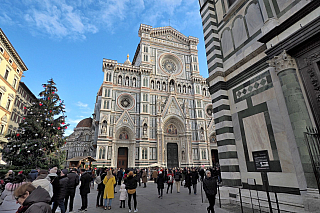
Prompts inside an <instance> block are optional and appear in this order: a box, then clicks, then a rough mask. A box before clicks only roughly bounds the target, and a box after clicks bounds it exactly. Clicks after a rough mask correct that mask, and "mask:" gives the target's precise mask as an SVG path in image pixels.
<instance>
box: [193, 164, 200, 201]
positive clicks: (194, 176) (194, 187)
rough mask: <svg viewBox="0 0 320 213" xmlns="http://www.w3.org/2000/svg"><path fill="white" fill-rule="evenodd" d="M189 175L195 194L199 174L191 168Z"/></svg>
mask: <svg viewBox="0 0 320 213" xmlns="http://www.w3.org/2000/svg"><path fill="white" fill-rule="evenodd" d="M191 176H192V180H191V182H192V186H193V192H194V194H195V195H196V194H197V183H198V179H199V175H198V172H197V171H196V170H195V168H193V169H192V172H191Z"/></svg>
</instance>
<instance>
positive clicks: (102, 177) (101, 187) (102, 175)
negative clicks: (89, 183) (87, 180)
mask: <svg viewBox="0 0 320 213" xmlns="http://www.w3.org/2000/svg"><path fill="white" fill-rule="evenodd" d="M106 175H107V173H105V172H103V173H100V177H101V180H102V182H101V183H100V184H98V190H99V191H104V187H105V186H104V184H103V180H104V178H105V176H106Z"/></svg>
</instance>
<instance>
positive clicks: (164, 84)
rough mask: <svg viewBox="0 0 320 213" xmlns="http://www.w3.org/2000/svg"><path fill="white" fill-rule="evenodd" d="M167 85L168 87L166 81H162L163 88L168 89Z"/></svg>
mask: <svg viewBox="0 0 320 213" xmlns="http://www.w3.org/2000/svg"><path fill="white" fill-rule="evenodd" d="M166 89H167V87H166V82H163V83H162V90H164V91H166Z"/></svg>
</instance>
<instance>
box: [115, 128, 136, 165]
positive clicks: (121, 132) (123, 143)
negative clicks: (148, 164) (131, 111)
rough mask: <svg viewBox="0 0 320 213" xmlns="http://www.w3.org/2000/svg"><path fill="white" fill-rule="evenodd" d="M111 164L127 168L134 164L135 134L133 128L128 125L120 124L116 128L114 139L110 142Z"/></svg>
mask: <svg viewBox="0 0 320 213" xmlns="http://www.w3.org/2000/svg"><path fill="white" fill-rule="evenodd" d="M112 150H114V152H113V153H112V159H111V166H112V167H118V168H128V167H134V166H135V160H134V156H135V136H134V130H132V129H131V128H130V127H128V126H122V127H121V128H119V129H117V130H116V133H115V141H114V143H113V144H112Z"/></svg>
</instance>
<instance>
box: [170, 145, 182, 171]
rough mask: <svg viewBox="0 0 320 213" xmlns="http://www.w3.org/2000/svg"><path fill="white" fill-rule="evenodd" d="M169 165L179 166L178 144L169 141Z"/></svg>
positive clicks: (171, 166)
mask: <svg viewBox="0 0 320 213" xmlns="http://www.w3.org/2000/svg"><path fill="white" fill-rule="evenodd" d="M167 167H168V168H173V167H179V158H178V144H176V143H168V145H167Z"/></svg>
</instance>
